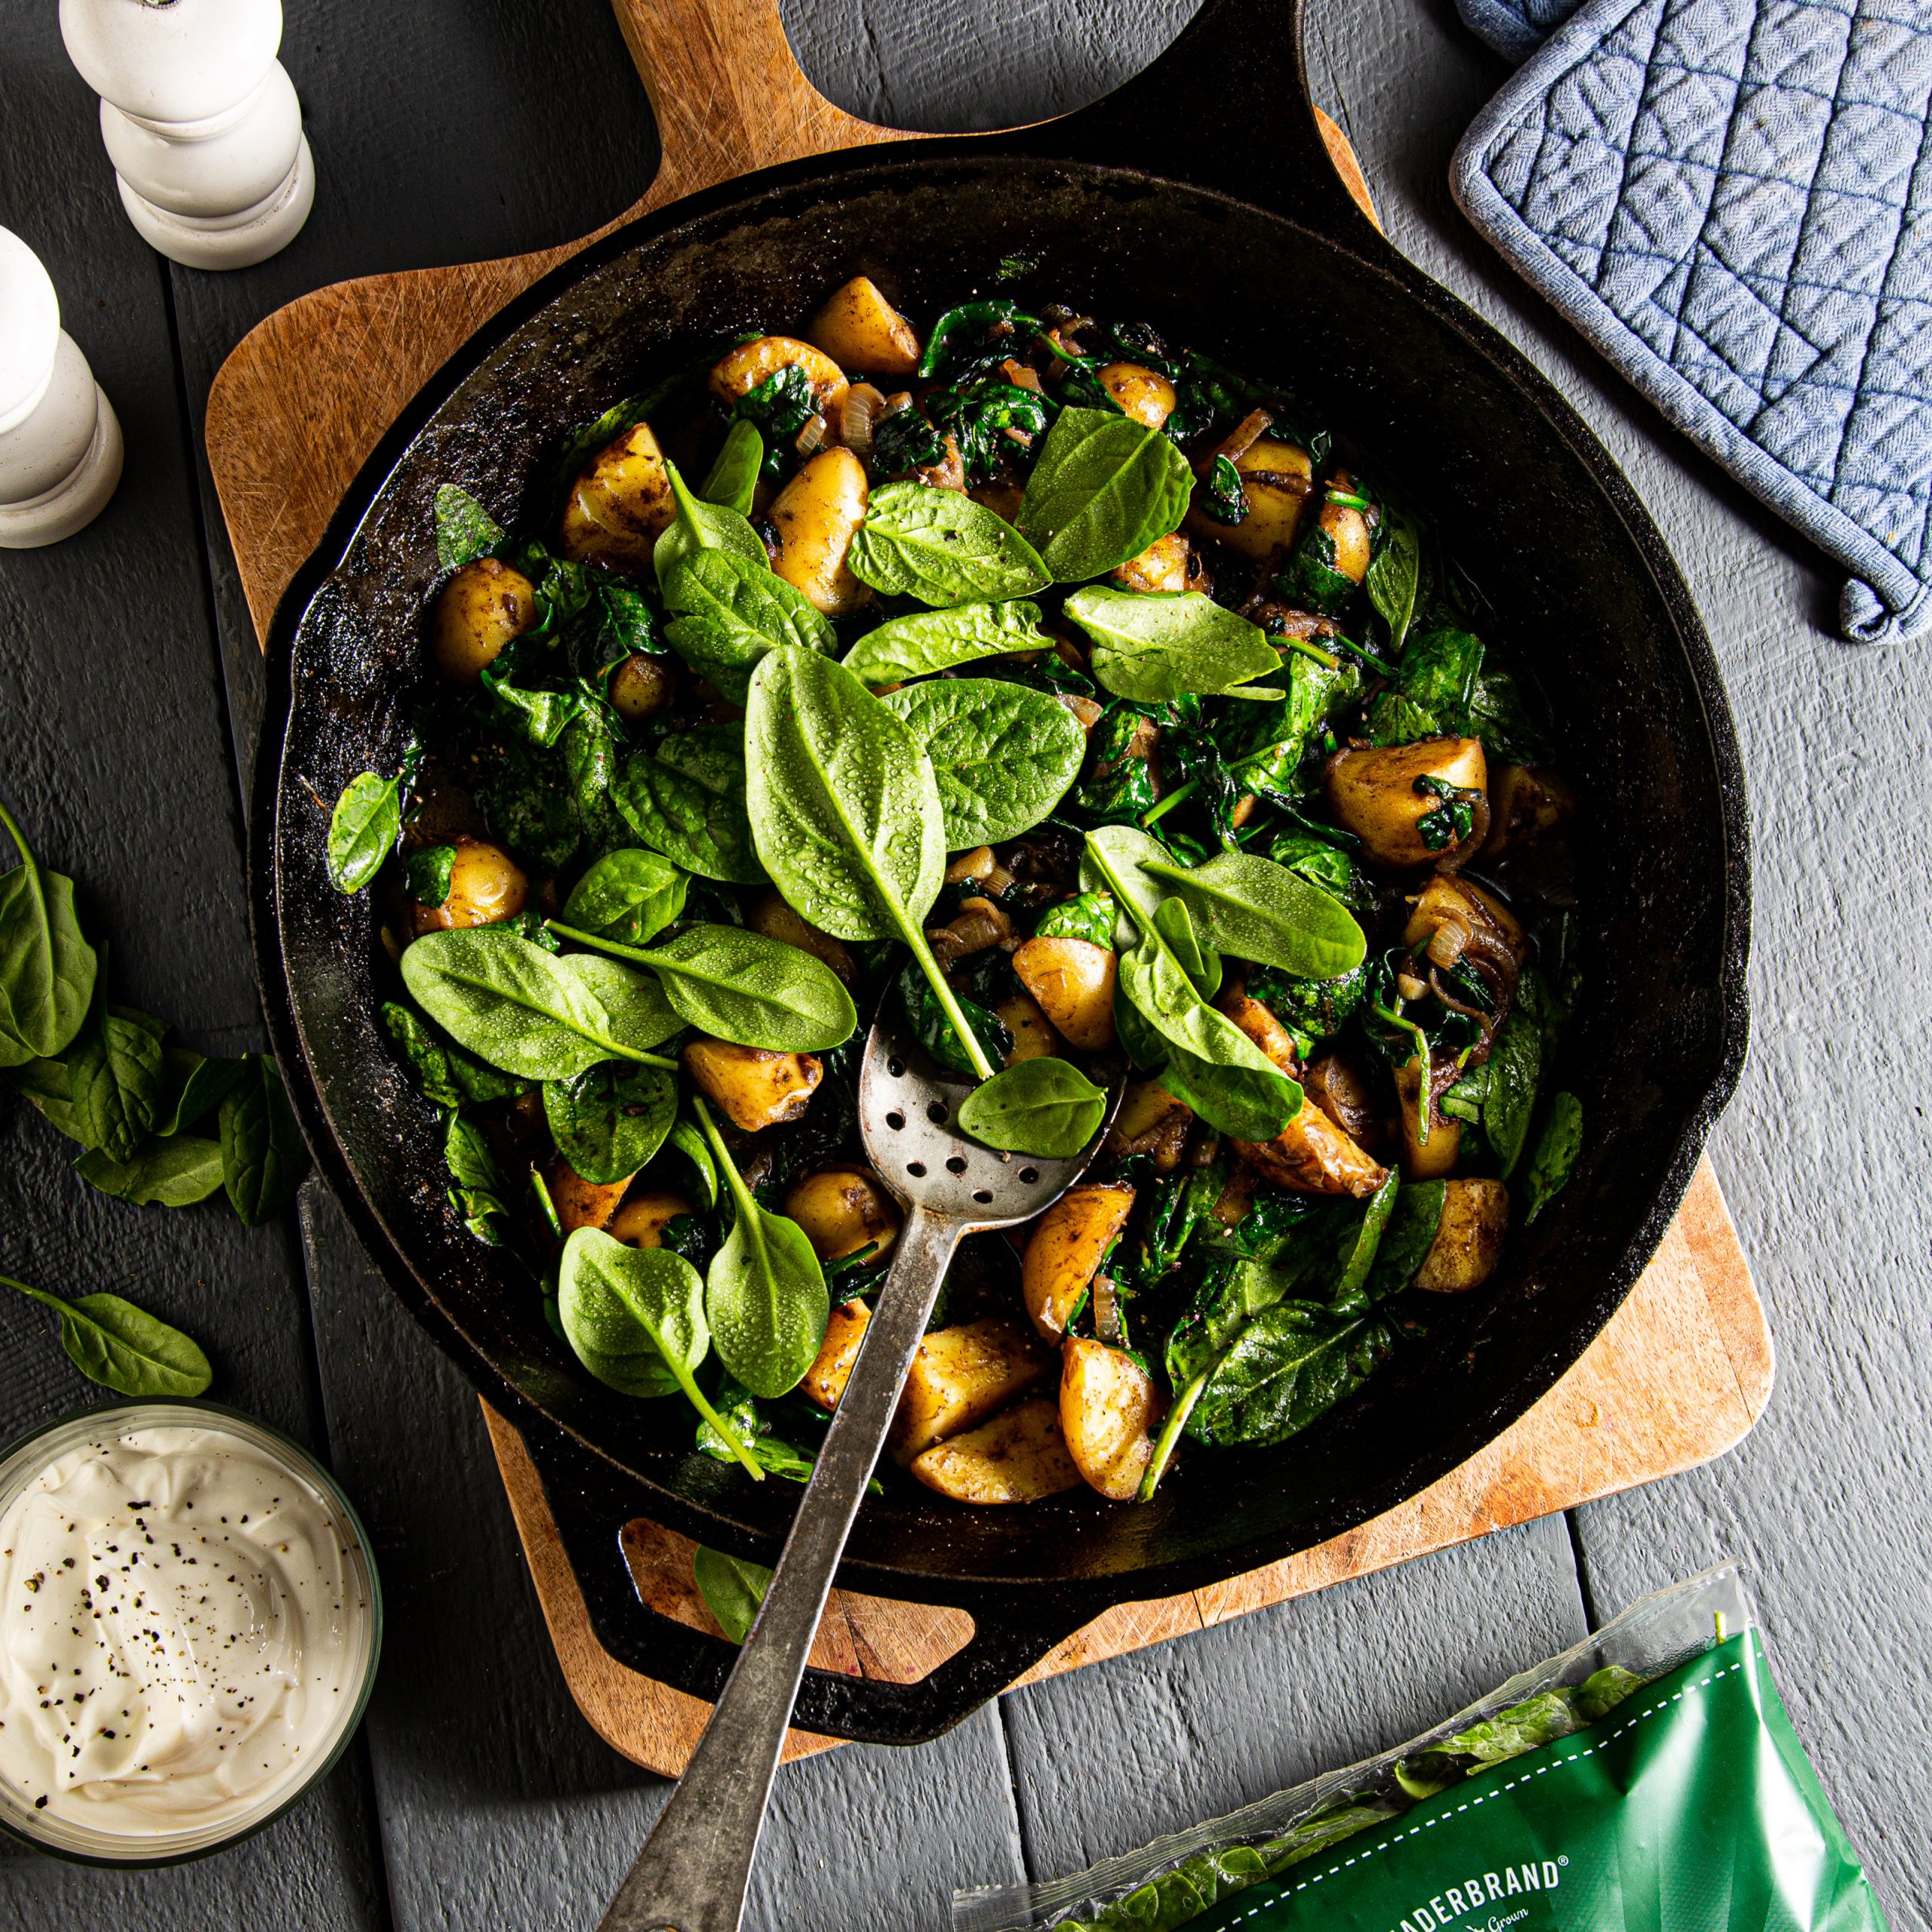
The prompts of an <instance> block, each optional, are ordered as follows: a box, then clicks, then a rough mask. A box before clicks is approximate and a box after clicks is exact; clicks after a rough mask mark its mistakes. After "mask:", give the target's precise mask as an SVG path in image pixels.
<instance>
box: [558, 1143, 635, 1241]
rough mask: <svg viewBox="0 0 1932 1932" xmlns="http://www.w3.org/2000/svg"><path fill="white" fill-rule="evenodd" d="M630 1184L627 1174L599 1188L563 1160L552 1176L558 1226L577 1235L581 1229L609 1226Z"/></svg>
mask: <svg viewBox="0 0 1932 1932" xmlns="http://www.w3.org/2000/svg"><path fill="white" fill-rule="evenodd" d="M630 1184H631V1177H630V1176H629V1174H626V1175H625V1177H623V1180H614V1181H612V1182H611V1183H608V1185H607V1186H600V1185H599V1184H598V1183H597V1182H595V1181H590V1180H585V1179H584V1177H583V1175H581V1174H579V1173H578V1172H577V1170H576V1168H574V1167H572V1166H571V1164H570V1163H569V1161H566V1160H563V1159H561V1158H560V1159H559V1160H558V1162H557V1164H556V1165H555V1167H554V1168H552V1169H551V1170H550V1174H549V1189H550V1200H551V1204H552V1206H554V1207H555V1209H556V1211H557V1225H558V1226H559V1227H561V1229H563V1231H564V1232H565V1234H566V1235H574V1234H575V1233H576V1232H577V1229H579V1228H601V1227H604V1226H607V1225H608V1223H609V1221H610V1219H611V1216H612V1215H613V1214H615V1213H616V1212H617V1203H618V1202H619V1201H621V1200H623V1198H624V1190H625V1189H626V1188H627V1187H629V1186H630Z"/></svg>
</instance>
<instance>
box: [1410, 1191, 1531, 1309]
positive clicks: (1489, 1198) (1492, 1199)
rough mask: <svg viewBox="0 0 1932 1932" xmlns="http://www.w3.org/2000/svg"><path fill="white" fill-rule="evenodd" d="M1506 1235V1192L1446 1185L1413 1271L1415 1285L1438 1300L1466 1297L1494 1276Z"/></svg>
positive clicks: (1507, 1208)
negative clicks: (1434, 1223) (1425, 1246)
mask: <svg viewBox="0 0 1932 1932" xmlns="http://www.w3.org/2000/svg"><path fill="white" fill-rule="evenodd" d="M1508 1233H1509V1189H1508V1188H1507V1187H1506V1186H1504V1185H1503V1183H1502V1182H1501V1181H1500V1180H1452V1181H1448V1182H1445V1183H1444V1186H1443V1194H1442V1220H1441V1223H1440V1224H1439V1225H1438V1226H1437V1228H1436V1230H1435V1240H1434V1241H1431V1242H1430V1243H1429V1252H1428V1253H1427V1254H1426V1255H1424V1256H1423V1261H1422V1266H1420V1268H1419V1269H1417V1270H1416V1278H1415V1285H1416V1286H1417V1287H1419V1288H1427V1289H1428V1290H1429V1291H1430V1292H1431V1293H1432V1294H1438V1295H1460V1294H1467V1293H1468V1292H1469V1290H1470V1289H1472V1288H1477V1287H1481V1285H1482V1284H1483V1283H1484V1282H1485V1281H1487V1280H1488V1279H1489V1278H1490V1276H1491V1275H1493V1274H1494V1272H1496V1263H1497V1260H1498V1259H1499V1257H1500V1256H1501V1254H1502V1253H1503V1237H1504V1236H1505V1235H1507V1234H1508Z"/></svg>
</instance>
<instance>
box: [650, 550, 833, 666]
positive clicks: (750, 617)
mask: <svg viewBox="0 0 1932 1932" xmlns="http://www.w3.org/2000/svg"><path fill="white" fill-rule="evenodd" d="M664 608H665V609H666V611H668V612H669V613H670V614H671V617H670V621H669V623H666V625H665V626H664V635H665V638H666V641H668V642H669V644H670V645H671V647H672V649H673V650H675V651H676V652H677V654H678V656H679V657H681V658H682V659H683V660H685V663H687V664H688V665H689V666H691V669H693V670H694V671H695V672H697V674H698V675H699V676H700V677H701V678H709V679H710V680H711V681H712V683H713V684H714V685H716V686H717V687H718V689H719V690H720V691H722V692H723V693H724V695H725V696H726V697H728V698H729V699H730V700H731V702H732V703H734V704H743V703H744V701H745V694H746V691H747V690H748V689H749V687H750V684H751V676H752V672H753V671H754V670H755V669H756V668H757V666H758V660H759V659H760V658H761V657H763V656H764V654H765V653H766V652H767V651H770V650H772V649H773V648H775V647H776V646H777V645H781V644H791V645H797V646H798V648H799V649H800V650H801V651H826V652H829V651H832V650H834V649H835V648H836V647H837V645H838V634H837V633H836V632H835V631H834V630H833V629H832V623H831V620H829V618H827V617H823V616H822V615H821V614H820V612H819V611H818V610H817V608H816V607H815V606H814V604H813V603H812V601H811V598H808V596H806V595H805V594H804V592H803V591H801V590H795V589H792V586H791V585H789V583H786V581H785V580H784V579H783V577H776V576H774V575H773V574H772V571H771V568H770V567H769V565H767V563H766V562H765V561H764V556H763V555H762V554H760V555H758V557H757V558H750V557H743V556H740V555H738V554H737V552H736V551H733V550H698V551H695V552H693V553H692V554H691V555H689V556H688V557H685V558H681V559H680V560H679V561H678V563H677V564H676V565H674V566H673V568H672V571H671V574H670V575H669V577H666V579H665V582H664Z"/></svg>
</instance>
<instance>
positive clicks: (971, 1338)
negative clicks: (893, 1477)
mask: <svg viewBox="0 0 1932 1932" xmlns="http://www.w3.org/2000/svg"><path fill="white" fill-rule="evenodd" d="M1052 1366H1053V1357H1052V1356H1051V1355H1049V1354H1048V1352H1046V1350H1045V1349H1043V1348H1041V1346H1040V1345H1039V1343H1037V1342H1036V1341H1035V1340H1034V1339H1033V1338H1032V1336H1030V1335H1029V1334H1027V1333H1026V1331H1025V1330H1024V1329H1022V1328H1019V1327H1015V1326H1014V1324H1013V1323H1012V1322H1011V1321H998V1320H997V1319H989V1320H986V1321H968V1322H965V1323H963V1324H961V1325H960V1326H959V1327H956V1328H935V1329H934V1331H932V1333H931V1334H930V1335H928V1337H926V1338H925V1340H924V1341H923V1342H921V1343H920V1344H919V1352H918V1354H917V1355H915V1356H914V1357H913V1358H912V1367H911V1369H910V1370H909V1371H908V1373H907V1374H906V1386H905V1389H904V1390H903V1392H901V1394H900V1398H899V1412H898V1414H897V1415H895V1416H894V1417H893V1421H892V1433H891V1435H890V1436H888V1438H887V1446H888V1447H889V1448H890V1449H891V1451H892V1454H893V1457H894V1460H895V1461H897V1463H899V1464H900V1466H901V1467H902V1468H903V1466H905V1465H906V1463H909V1462H911V1461H912V1458H913V1457H915V1456H917V1455H918V1454H921V1452H922V1451H925V1450H928V1449H930V1448H931V1447H932V1445H933V1444H934V1443H935V1442H941V1441H944V1440H945V1439H946V1438H947V1437H948V1436H951V1435H958V1434H959V1433H960V1432H961V1431H962V1430H964V1429H971V1428H972V1427H973V1426H974V1425H975V1424H976V1423H982V1422H983V1421H985V1420H986V1417H988V1416H989V1415H991V1414H992V1413H993V1411H995V1409H999V1408H1003V1407H1004V1406H1005V1405H1006V1404H1007V1403H1008V1402H1010V1401H1011V1400H1012V1399H1013V1398H1014V1396H1015V1395H1018V1394H1019V1393H1020V1390H1021V1389H1027V1388H1030V1387H1031V1386H1032V1385H1033V1384H1034V1383H1035V1382H1037V1381H1038V1380H1039V1379H1040V1377H1041V1376H1043V1375H1044V1374H1046V1372H1047V1371H1048V1369H1050V1368H1051V1367H1052Z"/></svg>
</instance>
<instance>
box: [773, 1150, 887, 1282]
mask: <svg viewBox="0 0 1932 1932" xmlns="http://www.w3.org/2000/svg"><path fill="white" fill-rule="evenodd" d="M785 1212H786V1214H789V1216H790V1217H792V1220H795V1221H796V1222H797V1223H798V1226H800V1227H801V1228H802V1229H804V1231H805V1238H806V1240H808V1241H810V1242H811V1244H812V1252H813V1253H814V1254H816V1255H817V1257H818V1258H819V1259H820V1260H821V1261H838V1260H842V1259H843V1258H844V1257H845V1256H847V1255H848V1254H857V1253H858V1251H860V1249H861V1248H862V1247H869V1246H871V1245H872V1244H873V1243H874V1242H876V1243H877V1244H878V1254H877V1255H875V1257H873V1259H874V1260H883V1259H884V1257H885V1256H887V1255H888V1254H891V1252H892V1244H893V1243H894V1241H897V1239H898V1238H899V1224H900V1213H899V1207H898V1204H897V1202H896V1201H894V1200H893V1198H892V1197H891V1195H888V1193H887V1192H886V1191H885V1189H884V1188H882V1187H881V1186H879V1184H878V1182H877V1181H876V1180H875V1179H874V1178H873V1177H872V1175H870V1174H866V1173H864V1172H863V1171H861V1170H860V1169H858V1168H824V1169H823V1170H822V1171H820V1172H819V1173H817V1174H808V1175H806V1177H804V1180H801V1181H798V1182H797V1183H795V1184H794V1185H793V1186H792V1190H791V1192H789V1194H787V1195H786V1197H785Z"/></svg>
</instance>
